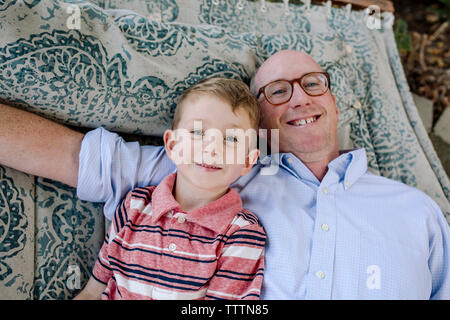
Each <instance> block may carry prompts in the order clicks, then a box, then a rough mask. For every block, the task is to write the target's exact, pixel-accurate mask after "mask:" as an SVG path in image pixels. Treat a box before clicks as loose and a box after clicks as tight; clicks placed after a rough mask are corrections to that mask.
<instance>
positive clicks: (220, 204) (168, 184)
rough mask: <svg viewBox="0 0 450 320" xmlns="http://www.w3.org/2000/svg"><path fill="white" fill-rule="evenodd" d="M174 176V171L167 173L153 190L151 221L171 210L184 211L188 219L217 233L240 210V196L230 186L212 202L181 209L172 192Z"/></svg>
mask: <svg viewBox="0 0 450 320" xmlns="http://www.w3.org/2000/svg"><path fill="white" fill-rule="evenodd" d="M176 176H177V174H176V172H175V173H172V174H170V175H168V176H167V177H166V178H164V179H163V180H162V181H161V183H160V184H159V185H158V186H157V187H156V188H155V190H154V191H153V193H152V222H156V221H158V220H159V219H160V218H161V217H162V216H163V215H165V214H167V213H169V212H170V211H172V210H173V213H174V214H175V213H178V212H182V213H185V214H186V219H187V220H188V221H191V222H195V223H198V224H199V225H201V226H203V227H205V228H208V229H210V230H213V231H214V232H216V233H218V234H219V233H222V232H223V231H224V229H226V228H227V227H228V226H229V225H230V224H231V222H232V221H233V219H234V217H235V216H236V214H237V213H239V212H241V211H242V201H241V197H240V196H239V194H238V193H237V192H236V190H234V189H231V188H230V189H229V190H228V192H227V193H226V194H225V195H223V196H222V197H220V198H219V199H217V200H215V201H213V202H210V203H208V204H206V205H204V206H202V207H200V208H197V209H194V210H192V211H188V212H186V211H183V210H182V209H181V207H180V204H179V203H178V202H177V201H176V200H175V198H174V197H173V193H172V191H173V187H174V185H175V180H176Z"/></svg>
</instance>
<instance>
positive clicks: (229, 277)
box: [216, 273, 264, 281]
mask: <svg viewBox="0 0 450 320" xmlns="http://www.w3.org/2000/svg"><path fill="white" fill-rule="evenodd" d="M258 276H261V277H262V276H264V273H260V274H256V275H255V276H254V277H250V278H249V279H245V278H237V277H232V276H227V275H222V274H216V277H219V278H226V279H231V280H239V281H253V280H255V278H256V277H258Z"/></svg>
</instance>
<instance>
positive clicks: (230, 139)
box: [225, 136, 238, 142]
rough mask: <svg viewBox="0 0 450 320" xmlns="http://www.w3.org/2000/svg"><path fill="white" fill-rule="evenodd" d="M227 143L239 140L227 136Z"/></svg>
mask: <svg viewBox="0 0 450 320" xmlns="http://www.w3.org/2000/svg"><path fill="white" fill-rule="evenodd" d="M225 141H226V142H238V139H237V137H235V136H226V137H225Z"/></svg>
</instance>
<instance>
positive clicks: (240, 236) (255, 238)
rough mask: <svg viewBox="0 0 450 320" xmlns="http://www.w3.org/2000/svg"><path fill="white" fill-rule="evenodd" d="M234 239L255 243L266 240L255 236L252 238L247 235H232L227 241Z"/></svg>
mask: <svg viewBox="0 0 450 320" xmlns="http://www.w3.org/2000/svg"><path fill="white" fill-rule="evenodd" d="M234 239H251V240H256V241H261V242H264V241H266V238H265V237H264V238H262V237H257V236H252V235H249V234H236V233H235V234H233V235H232V236H231V237H230V238H229V240H234Z"/></svg>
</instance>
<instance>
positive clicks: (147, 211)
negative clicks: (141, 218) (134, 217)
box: [142, 203, 152, 216]
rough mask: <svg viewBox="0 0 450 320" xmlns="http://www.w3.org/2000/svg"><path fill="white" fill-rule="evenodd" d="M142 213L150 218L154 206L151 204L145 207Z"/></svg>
mask: <svg viewBox="0 0 450 320" xmlns="http://www.w3.org/2000/svg"><path fill="white" fill-rule="evenodd" d="M142 213H145V214H148V215H149V216H151V215H152V204H151V203H149V204H148V205H146V206H145V208H144V210H142Z"/></svg>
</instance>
